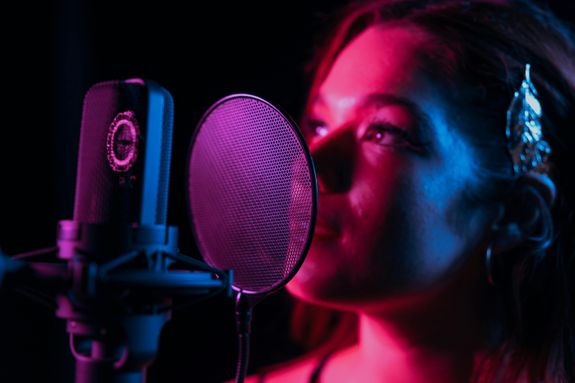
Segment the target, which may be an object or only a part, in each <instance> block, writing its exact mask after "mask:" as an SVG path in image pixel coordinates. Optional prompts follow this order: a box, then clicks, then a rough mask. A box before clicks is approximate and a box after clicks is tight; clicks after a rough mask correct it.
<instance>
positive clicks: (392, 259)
mask: <svg viewBox="0 0 575 383" xmlns="http://www.w3.org/2000/svg"><path fill="white" fill-rule="evenodd" d="M434 45H435V46H437V45H436V44H434V43H433V38H432V36H431V35H429V34H428V33H427V32H425V31H423V30H421V29H419V28H416V27H412V26H408V25H396V24H390V25H378V26H373V27H370V28H369V29H367V30H366V31H364V32H363V33H361V34H360V35H359V36H358V37H356V38H355V39H354V40H352V41H351V42H350V43H349V44H348V45H347V46H346V48H344V50H343V51H342V52H341V53H340V54H339V56H338V58H337V59H336V61H335V62H334V64H333V66H332V68H331V70H330V72H329V74H328V75H327V77H326V78H325V80H324V81H323V83H322V84H321V86H320V88H319V90H318V94H316V95H313V96H314V97H312V99H311V100H310V102H311V104H310V105H309V108H308V110H309V113H308V115H307V116H306V117H307V118H306V120H307V121H308V123H307V124H305V125H306V126H304V129H305V130H306V132H305V134H306V135H307V138H308V144H309V146H310V149H311V152H312V156H313V157H314V159H315V161H316V164H317V172H318V183H319V206H318V218H317V223H316V229H315V234H314V239H313V242H312V246H311V249H310V251H309V253H308V256H307V258H306V260H305V262H304V264H303V265H302V267H301V269H300V271H299V272H298V274H297V275H296V277H295V278H294V279H293V280H292V281H291V282H290V283H289V284H288V290H289V291H290V292H291V293H292V294H294V295H296V296H298V297H300V298H303V299H305V300H309V301H312V302H315V303H323V304H326V305H331V306H334V307H338V308H344V309H347V308H351V309H357V308H358V307H359V308H367V307H380V306H383V305H386V304H393V303H401V302H409V301H412V300H413V299H414V298H416V299H417V298H418V297H421V296H424V295H425V294H426V293H427V292H428V291H431V290H433V288H436V287H438V286H440V285H442V284H441V283H440V282H445V281H447V280H449V279H450V278H451V277H452V276H454V275H457V274H458V273H459V274H461V272H462V270H464V267H463V265H464V264H468V263H469V262H467V261H468V260H470V259H471V258H473V254H476V255H478V254H479V252H480V251H481V250H479V247H480V243H481V240H482V239H483V235H484V233H485V232H486V228H487V224H488V221H489V218H488V211H489V209H486V208H485V206H480V205H479V203H475V204H474V203H472V202H471V201H470V199H469V198H468V197H467V195H468V194H467V193H468V192H469V190H470V189H472V188H475V187H476V185H475V182H476V176H475V171H474V169H475V164H476V163H477V155H476V154H475V152H474V151H473V150H472V148H471V147H470V146H469V144H468V143H467V141H466V139H465V138H464V137H463V136H462V135H461V134H460V131H461V129H459V127H460V126H461V125H462V124H471V123H473V121H472V119H471V118H470V117H469V116H468V114H467V113H466V112H465V111H464V109H465V107H464V105H463V106H462V105H458V103H457V102H456V101H455V97H452V95H450V94H449V92H447V91H446V90H445V89H444V87H443V86H442V80H441V79H438V78H433V77H431V76H430V75H428V74H426V72H425V71H424V69H425V63H424V62H423V61H422V60H421V59H420V56H421V53H422V52H424V51H425V50H426V49H427V50H428V49H433V48H431V47H433V46H434ZM476 258H477V257H476ZM480 271H481V270H475V273H477V274H479V272H480Z"/></svg>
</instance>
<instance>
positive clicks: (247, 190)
mask: <svg viewBox="0 0 575 383" xmlns="http://www.w3.org/2000/svg"><path fill="white" fill-rule="evenodd" d="M188 166H189V168H188V198H189V201H188V202H189V208H190V218H191V221H192V229H193V230H194V236H195V239H196V244H197V246H198V248H199V250H200V252H201V255H202V257H203V258H204V259H205V261H206V262H207V263H208V264H210V265H211V266H213V267H216V268H219V269H233V270H234V283H233V287H234V288H235V289H237V290H242V291H244V292H248V293H254V294H257V293H265V292H270V291H272V290H274V289H276V288H279V287H281V286H283V285H284V284H285V283H286V282H287V281H288V280H289V279H290V278H291V277H292V276H293V275H294V274H295V272H296V271H297V269H298V268H299V266H300V265H301V263H302V262H303V258H304V256H305V253H306V251H307V249H308V247H309V243H310V241H311V235H312V232H313V226H314V222H315V209H316V198H317V189H316V183H315V173H314V168H313V165H312V161H311V157H310V155H309V151H308V150H307V147H306V145H305V143H304V142H303V140H302V138H301V135H300V134H299V132H298V131H297V127H296V126H295V124H293V123H292V122H291V120H289V119H288V118H286V117H285V116H284V115H283V114H282V113H281V112H279V111H278V110H277V109H276V108H275V107H273V106H272V105H271V104H269V103H267V102H266V101H264V100H262V99H259V98H257V97H254V96H250V95H234V96H229V97H226V98H224V99H223V100H220V101H219V102H217V103H216V104H214V106H212V108H211V109H210V110H209V111H208V112H207V113H206V114H205V115H204V117H203V118H202V120H201V121H200V123H199V125H198V127H197V129H196V132H195V136H194V139H193V140H192V146H191V150H190V153H189V164H188Z"/></svg>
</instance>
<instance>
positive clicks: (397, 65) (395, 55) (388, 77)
mask: <svg viewBox="0 0 575 383" xmlns="http://www.w3.org/2000/svg"><path fill="white" fill-rule="evenodd" d="M431 44H432V36H431V35H430V34H429V33H427V32H426V31H424V30H422V29H421V28H419V27H416V26H412V25H409V24H406V23H402V24H382V25H375V26H372V27H370V28H368V29H366V30H365V31H364V32H362V33H361V34H359V35H358V36H357V37H356V38H355V39H353V40H352V41H351V42H350V43H349V44H348V45H347V46H346V47H345V48H344V49H343V50H342V51H341V52H340V54H339V55H338V57H337V59H336V60H335V62H334V64H333V65H332V67H331V70H330V71H329V73H328V76H327V77H326V78H325V80H324V82H323V84H322V85H321V87H320V89H319V95H318V96H319V97H320V98H321V99H322V100H323V101H325V102H326V103H328V104H332V105H334V106H338V107H351V106H353V103H354V101H355V100H357V99H358V98H360V97H361V96H363V95H365V94H370V93H378V92H381V91H382V90H385V92H386V93H393V94H396V95H398V96H404V95H413V93H414V92H413V91H414V90H417V92H419V93H421V92H422V91H423V89H422V86H423V85H425V84H424V83H426V81H425V78H424V73H423V71H422V70H421V69H422V66H423V64H424V63H423V62H422V59H421V53H422V52H423V51H424V50H425V49H430V48H429V46H430V45H431Z"/></svg>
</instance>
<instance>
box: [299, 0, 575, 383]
mask: <svg viewBox="0 0 575 383" xmlns="http://www.w3.org/2000/svg"><path fill="white" fill-rule="evenodd" d="M389 21H400V22H407V23H411V24H414V25H416V26H419V27H421V28H423V29H425V30H426V31H428V32H429V33H431V34H432V35H434V36H435V37H437V38H438V40H439V41H442V42H443V43H444V44H445V47H444V48H447V49H449V50H450V51H451V52H453V53H454V56H455V57H454V58H455V64H452V65H449V66H446V65H441V64H442V63H441V60H442V58H441V55H435V56H434V55H429V57H426V64H429V70H430V71H431V72H433V73H435V74H443V75H444V74H445V72H446V71H450V73H448V74H449V76H443V78H451V79H453V80H451V82H452V83H451V84H449V85H450V86H452V87H460V88H461V87H465V89H467V90H468V92H466V93H465V96H466V97H467V98H468V100H467V101H469V103H470V104H471V105H474V106H475V107H476V108H477V109H478V110H480V111H481V112H482V114H483V115H484V116H486V119H488V121H489V124H487V125H488V126H487V127H486V128H485V129H483V130H482V131H469V132H465V133H466V134H467V135H468V136H469V137H470V140H471V142H473V145H474V147H475V148H476V149H477V150H478V151H481V152H483V155H482V156H481V157H482V158H484V159H485V160H484V161H483V163H482V164H481V165H480V166H481V169H480V172H479V174H480V177H481V179H482V181H483V182H482V184H483V185H484V187H483V189H482V190H480V191H478V192H477V195H476V196H475V197H476V198H481V199H486V198H495V199H504V198H508V195H509V191H510V190H513V188H514V185H515V184H516V182H517V179H516V177H513V175H512V172H511V166H512V165H511V162H510V158H509V156H508V154H507V153H506V149H505V148H506V139H505V132H504V127H505V118H506V110H507V108H508V106H509V103H510V101H511V98H512V97H513V91H514V90H515V89H516V88H517V86H518V85H519V84H520V83H521V78H522V75H523V73H524V71H523V69H524V66H525V64H526V63H530V64H531V65H532V79H533V82H534V84H535V86H536V88H537V89H538V91H539V99H540V101H541V104H542V106H543V110H544V117H543V120H542V124H543V129H544V135H545V137H546V139H547V140H548V141H549V143H550V145H551V147H552V150H553V155H552V157H551V162H552V165H553V167H552V170H551V173H550V176H551V178H552V180H553V181H554V183H555V184H556V186H557V190H558V193H557V200H556V202H555V204H554V206H553V207H549V206H548V204H541V205H542V206H543V209H542V210H541V211H540V214H541V215H542V216H543V222H544V225H542V228H541V229H542V230H541V232H540V233H538V235H534V236H533V237H532V238H531V239H530V241H528V243H527V244H525V245H524V246H522V247H521V248H520V249H515V250H514V251H513V252H512V254H510V255H509V256H506V257H504V258H505V260H504V261H501V260H499V263H498V264H497V266H498V268H497V272H498V276H499V283H498V285H497V288H496V289H492V290H491V292H490V296H488V297H487V299H490V300H492V302H495V304H494V305H493V306H494V307H495V309H494V310H493V312H491V313H490V315H491V334H492V339H491V344H492V348H491V350H489V353H488V354H487V356H486V358H485V359H483V360H482V361H481V363H479V365H477V366H476V373H475V376H474V377H473V381H476V382H520V381H521V382H523V381H525V382H541V381H545V382H575V371H574V369H575V307H574V306H575V217H574V216H575V200H574V199H575V190H574V188H573V183H571V182H569V181H570V179H571V178H572V177H573V174H574V172H575V146H574V145H575V47H574V39H573V35H572V33H571V31H570V30H569V29H568V28H567V27H566V26H565V25H564V24H563V23H561V22H560V21H559V20H558V19H557V18H556V17H555V16H554V15H553V14H552V12H550V11H549V10H547V9H543V8H541V7H539V6H536V5H534V4H533V3H532V2H530V1H486V0H484V1H409V0H408V1H391V0H379V1H368V2H360V3H354V4H352V5H351V6H350V7H348V8H345V9H343V11H342V13H341V17H340V18H339V22H338V23H337V27H336V29H335V32H334V33H332V34H331V35H330V36H329V38H328V41H327V44H325V45H324V46H323V47H322V48H321V49H320V50H319V51H318V53H317V55H316V57H317V59H316V61H315V62H314V63H313V64H314V65H313V79H312V84H311V90H310V97H313V95H314V94H315V93H316V92H317V90H318V87H319V86H320V85H321V83H322V82H323V80H324V79H325V77H326V76H327V74H328V72H329V70H330V68H331V66H332V64H333V62H334V60H335V59H336V57H337V56H338V54H339V53H340V52H341V50H342V49H343V48H344V47H345V46H346V44H347V43H349V42H350V41H351V40H352V39H353V38H354V37H355V36H357V35H358V34H360V33H361V32H362V31H363V30H365V29H366V28H368V27H369V26H371V25H374V24H377V23H384V22H389ZM462 84H465V85H462ZM526 201H528V198H527V197H526V198H525V203H528V202H526ZM502 258H503V257H502ZM355 327H356V321H355V320H354V317H353V315H351V314H347V313H338V312H334V311H331V310H329V309H325V308H317V307H315V306H311V305H309V304H307V303H304V302H300V301H296V302H295V309H294V312H293V321H292V333H293V336H294V337H295V339H296V340H299V341H301V342H302V343H304V344H305V345H306V346H308V347H310V348H315V349H316V350H321V351H320V352H326V351H329V350H331V349H333V348H338V347H341V346H342V345H344V344H348V343H350V342H352V341H353V340H354V336H355Z"/></svg>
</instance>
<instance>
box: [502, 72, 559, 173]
mask: <svg viewBox="0 0 575 383" xmlns="http://www.w3.org/2000/svg"><path fill="white" fill-rule="evenodd" d="M530 71H531V65H530V64H527V65H526V66H525V78H524V79H523V81H522V83H521V87H520V88H519V89H518V90H517V91H516V92H515V94H514V96H513V100H512V101H511V105H510V106H509V109H508V110H507V127H506V130H505V133H506V135H507V147H508V149H509V153H510V155H511V159H512V160H513V172H514V174H515V175H517V176H519V175H522V174H525V173H527V172H535V173H538V174H545V175H546V174H547V173H548V171H549V162H548V159H549V155H550V154H551V147H550V146H549V144H548V143H547V141H545V140H544V139H543V131H542V128H541V121H540V120H541V117H542V115H543V112H542V110H541V104H540V103H539V100H538V99H537V90H536V89H535V86H534V85H533V83H532V82H531V73H530Z"/></svg>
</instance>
